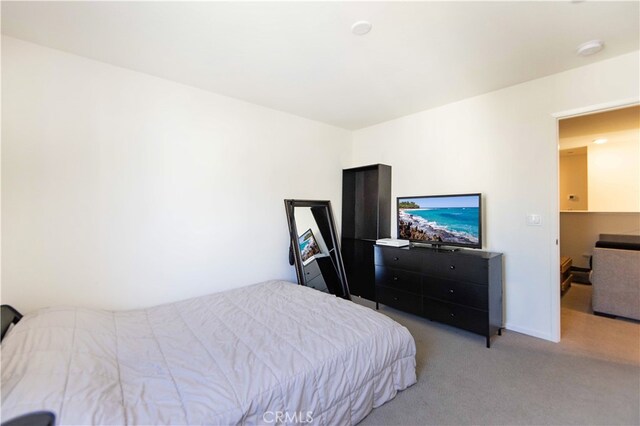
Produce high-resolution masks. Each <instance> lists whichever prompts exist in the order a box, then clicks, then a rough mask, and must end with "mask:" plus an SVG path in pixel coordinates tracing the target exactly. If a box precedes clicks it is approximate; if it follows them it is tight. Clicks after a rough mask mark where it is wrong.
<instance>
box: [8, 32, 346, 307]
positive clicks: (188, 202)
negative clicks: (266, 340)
mask: <svg viewBox="0 0 640 426" xmlns="http://www.w3.org/2000/svg"><path fill="white" fill-rule="evenodd" d="M2 89H3V90H2V231H3V235H2V266H3V268H2V303H10V304H12V305H14V306H16V307H17V308H18V309H19V310H23V311H30V310H32V309H34V308H38V307H42V306H47V305H56V304H68V305H83V306H94V307H101V308H111V309H115V308H135V307H141V306H148V305H154V304H157V303H163V302H169V301H173V300H178V299H183V298H188V297H190V296H195V295H200V294H205V293H210V292H215V291H218V290H223V289H226V288H231V287H237V286H242V285H246V284H251V283H253V282H258V281H260V280H266V279H271V278H286V279H291V280H295V271H294V269H293V267H292V266H289V264H288V251H287V250H288V241H287V238H288V237H287V224H286V223H287V222H286V215H285V209H284V203H283V199H284V198H311V199H330V200H331V201H332V204H333V207H334V209H335V211H334V215H335V216H336V217H337V219H336V220H338V223H339V217H340V201H341V176H342V174H341V169H342V168H343V163H344V162H345V161H344V159H343V156H344V155H348V153H349V149H348V148H347V147H346V146H345V145H346V144H349V143H350V136H351V135H350V132H348V131H345V130H342V129H338V128H334V127H331V126H328V125H324V124H320V123H317V122H313V121H310V120H306V119H302V118H299V117H295V116H292V115H288V114H284V113H280V112H277V111H273V110H270V109H266V108H262V107H259V106H255V105H252V104H249V103H245V102H240V101H237V100H233V99H230V98H226V97H223V96H218V95H215V94H212V93H209V92H205V91H202V90H199V89H195V88H191V87H188V86H184V85H181V84H177V83H173V82H169V81H166V80H162V79H159V78H155V77H151V76H148V75H145V74H141V73H136V72H132V71H129V70H125V69H121V68H117V67H113V66H110V65H107V64H104V63H100V62H96V61H92V60H88V59H85V58H82V57H79V56H74V55H70V54H66V53H63V52H60V51H56V50H52V49H47V48H43V47H40V46H37V45H34V44H30V43H26V42H22V41H19V40H17V39H12V38H7V37H3V38H2Z"/></svg>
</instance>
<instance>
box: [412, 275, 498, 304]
mask: <svg viewBox="0 0 640 426" xmlns="http://www.w3.org/2000/svg"><path fill="white" fill-rule="evenodd" d="M488 293H489V291H488V287H487V286H484V285H478V284H470V283H465V282H459V281H451V280H444V279H441V278H435V277H424V278H423V279H422V294H423V295H425V296H428V297H432V298H434V299H440V300H444V301H446V302H453V303H457V304H459V305H465V306H470V307H473V308H478V309H483V310H487V309H488V305H487V303H488V300H489V294H488Z"/></svg>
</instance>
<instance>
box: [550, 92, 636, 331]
mask: <svg viewBox="0 0 640 426" xmlns="http://www.w3.org/2000/svg"><path fill="white" fill-rule="evenodd" d="M639 104H640V97H634V98H626V99H620V100H617V101H611V102H604V103H601V104H595V105H590V106H585V107H581V108H575V109H571V110H566V111H560V112H557V113H554V114H551V116H552V117H553V118H554V119H555V139H554V142H555V144H556V147H557V149H556V150H555V168H556V173H555V180H556V182H555V188H554V192H553V194H552V195H553V199H552V203H551V204H552V206H553V209H552V211H554V212H555V213H553V214H554V215H555V220H554V221H553V229H552V230H551V234H552V235H555V240H553V238H552V241H551V250H549V252H550V253H551V259H550V265H551V271H550V272H551V277H550V279H551V282H552V283H556V285H552V286H551V295H550V297H551V339H552V341H554V342H559V341H560V338H561V324H560V321H561V316H562V314H561V304H560V297H561V296H560V291H559V288H560V120H563V119H566V118H571V117H579V116H581V115H591V114H597V113H600V112H606V111H613V110H616V109H622V108H627V107H631V106H636V105H639Z"/></svg>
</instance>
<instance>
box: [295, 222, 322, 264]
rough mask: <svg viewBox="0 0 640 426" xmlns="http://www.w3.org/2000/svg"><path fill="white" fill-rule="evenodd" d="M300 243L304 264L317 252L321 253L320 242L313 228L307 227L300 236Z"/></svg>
mask: <svg viewBox="0 0 640 426" xmlns="http://www.w3.org/2000/svg"><path fill="white" fill-rule="evenodd" d="M298 244H299V245H300V254H301V256H302V264H303V265H307V264H308V263H309V262H311V261H312V260H313V259H314V258H315V256H316V255H317V254H320V247H319V246H318V242H317V241H316V238H315V237H314V236H313V232H312V231H311V229H307V230H306V231H305V232H304V233H303V234H302V235H300V236H299V237H298Z"/></svg>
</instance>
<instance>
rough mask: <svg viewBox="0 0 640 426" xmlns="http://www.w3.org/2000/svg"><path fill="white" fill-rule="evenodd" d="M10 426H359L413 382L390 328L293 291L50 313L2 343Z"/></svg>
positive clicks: (305, 291)
mask: <svg viewBox="0 0 640 426" xmlns="http://www.w3.org/2000/svg"><path fill="white" fill-rule="evenodd" d="M1 362H2V420H3V421H4V420H7V419H9V418H12V417H14V416H18V415H21V414H24V413H26V412H30V411H37V410H48V411H52V412H53V413H55V415H56V417H57V421H58V424H75V425H78V424H105V425H106V424H111V425H116V424H117V425H120V424H224V425H227V424H274V423H292V424H293V423H313V424H318V425H345V424H356V423H358V422H359V421H360V420H362V419H363V418H364V417H365V416H366V415H367V414H368V413H369V412H370V411H371V410H372V409H373V408H375V407H378V406H380V405H382V404H384V403H385V402H386V401H388V400H390V399H392V398H394V397H395V395H396V393H397V392H398V391H400V390H403V389H405V388H407V387H409V386H411V385H412V384H414V383H415V382H416V374H415V342H414V340H413V338H412V336H411V335H410V334H409V332H408V330H407V329H406V328H405V327H403V326H401V325H400V324H398V323H396V322H394V321H393V320H391V319H390V318H388V317H386V316H384V315H381V314H379V313H377V312H375V311H373V310H371V309H368V308H366V307H362V306H359V305H357V304H355V303H353V302H350V301H347V300H344V299H340V298H337V297H335V296H331V295H328V294H325V293H322V292H319V291H316V290H313V289H310V288H307V287H304V286H299V285H295V284H293V283H289V282H285V281H269V282H265V283H260V284H254V285H251V286H248V287H243V288H239V289H235V290H230V291H226V292H222V293H215V294H211V295H208V296H202V297H198V298H193V299H189V300H185V301H181V302H176V303H171V304H166V305H162V306H157V307H152V308H148V309H142V310H134V311H119V312H111V311H100V310H89V309H80V308H47V309H42V310H38V311H36V312H34V313H30V314H26V315H25V316H24V317H23V318H22V319H21V320H20V321H19V322H18V323H17V325H15V326H14V327H13V329H11V330H10V331H9V332H8V333H7V335H6V336H5V338H4V340H3V341H2V359H1Z"/></svg>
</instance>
